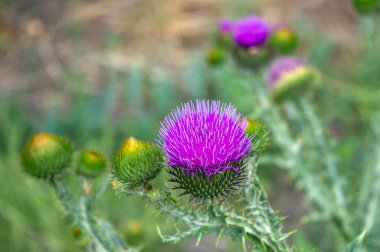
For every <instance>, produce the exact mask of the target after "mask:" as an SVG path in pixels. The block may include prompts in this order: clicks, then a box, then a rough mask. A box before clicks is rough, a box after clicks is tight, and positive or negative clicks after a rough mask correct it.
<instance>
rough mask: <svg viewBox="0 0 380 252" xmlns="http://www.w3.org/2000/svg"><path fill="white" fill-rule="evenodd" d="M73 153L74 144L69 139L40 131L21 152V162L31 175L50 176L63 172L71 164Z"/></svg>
mask: <svg viewBox="0 0 380 252" xmlns="http://www.w3.org/2000/svg"><path fill="white" fill-rule="evenodd" d="M72 154H73V146H72V144H71V142H70V141H69V140H67V139H65V138H63V137H60V136H56V135H51V134H47V133H39V134H36V135H34V136H32V137H31V138H30V139H29V140H28V142H27V143H26V145H25V147H24V149H23V151H22V154H21V163H22V166H23V168H24V170H25V171H26V172H27V173H29V174H30V175H32V176H35V177H38V178H49V177H52V176H54V175H56V174H59V173H61V172H62V171H63V170H64V169H65V168H66V167H67V166H68V165H69V163H70V160H71V157H72Z"/></svg>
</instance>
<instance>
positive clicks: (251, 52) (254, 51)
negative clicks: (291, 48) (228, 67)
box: [232, 46, 273, 70]
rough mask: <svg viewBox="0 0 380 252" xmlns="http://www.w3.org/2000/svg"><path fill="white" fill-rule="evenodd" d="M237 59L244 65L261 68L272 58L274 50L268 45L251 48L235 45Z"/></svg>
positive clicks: (250, 67)
mask: <svg viewBox="0 0 380 252" xmlns="http://www.w3.org/2000/svg"><path fill="white" fill-rule="evenodd" d="M232 52H233V56H234V59H235V61H236V62H237V63H238V64H239V65H241V66H242V67H246V68H248V69H252V70H259V69H260V68H261V67H263V66H265V64H267V63H268V61H269V60H270V59H271V58H272V56H273V55H272V51H271V50H270V48H268V47H267V46H262V47H258V48H256V47H253V48H249V49H245V48H240V47H235V48H233V50H232Z"/></svg>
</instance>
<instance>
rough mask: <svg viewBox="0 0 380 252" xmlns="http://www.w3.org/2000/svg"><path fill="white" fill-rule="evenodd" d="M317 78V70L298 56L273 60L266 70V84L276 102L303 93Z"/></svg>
mask: <svg viewBox="0 0 380 252" xmlns="http://www.w3.org/2000/svg"><path fill="white" fill-rule="evenodd" d="M317 80H318V72H317V70H316V69H314V68H313V67H312V66H310V65H308V64H306V63H305V61H304V60H302V59H300V58H298V57H294V56H292V57H289V56H288V57H282V58H278V59H277V60H275V61H274V62H273V63H272V64H271V65H270V66H269V69H268V72H267V81H268V82H267V84H268V88H269V90H270V91H271V93H272V96H273V99H274V101H276V102H279V103H280V102H282V101H283V100H285V99H289V98H294V97H297V96H299V95H302V96H303V95H304V93H305V91H307V90H308V89H309V87H310V86H312V85H313V84H315V83H316V82H317Z"/></svg>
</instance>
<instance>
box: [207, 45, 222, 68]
mask: <svg viewBox="0 0 380 252" xmlns="http://www.w3.org/2000/svg"><path fill="white" fill-rule="evenodd" d="M206 60H207V62H208V63H209V64H210V65H212V66H217V65H220V64H222V63H223V62H225V60H226V52H225V50H224V49H222V48H220V47H213V48H211V49H210V50H209V51H208V53H207V56H206Z"/></svg>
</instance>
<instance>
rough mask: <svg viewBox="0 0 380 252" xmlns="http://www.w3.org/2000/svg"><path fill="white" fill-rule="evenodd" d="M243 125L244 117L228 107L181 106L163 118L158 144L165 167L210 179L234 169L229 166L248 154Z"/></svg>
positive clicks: (213, 104)
mask: <svg viewBox="0 0 380 252" xmlns="http://www.w3.org/2000/svg"><path fill="white" fill-rule="evenodd" d="M247 125H248V122H247V120H246V118H245V117H243V116H241V115H240V114H237V113H236V108H235V107H234V106H232V105H231V104H228V105H227V104H223V103H220V102H219V101H205V100H197V101H196V103H195V104H194V103H193V102H187V103H184V104H182V105H181V106H179V107H177V108H176V109H175V110H174V111H172V112H171V113H170V114H168V115H167V116H166V117H165V119H164V120H163V122H162V123H161V129H160V139H159V140H158V142H159V145H160V146H161V148H162V149H163V150H164V151H165V153H166V155H167V165H168V166H173V167H178V168H181V169H184V170H185V171H187V172H188V173H189V174H192V175H195V174H196V173H197V172H199V173H204V174H206V175H207V176H211V175H212V174H216V173H222V172H223V170H229V169H232V170H236V168H235V167H233V166H232V165H231V164H230V163H231V162H237V161H240V160H241V159H242V158H243V157H244V156H245V155H246V154H248V153H249V151H250V143H251V139H250V138H249V137H248V136H247V134H246V133H245V130H246V128H247Z"/></svg>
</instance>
